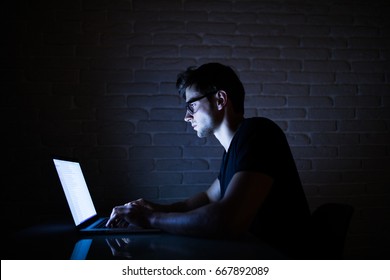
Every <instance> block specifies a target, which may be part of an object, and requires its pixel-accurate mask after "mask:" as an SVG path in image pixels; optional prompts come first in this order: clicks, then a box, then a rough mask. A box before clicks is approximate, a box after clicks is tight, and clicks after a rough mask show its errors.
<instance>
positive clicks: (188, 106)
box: [186, 91, 218, 115]
mask: <svg viewBox="0 0 390 280" xmlns="http://www.w3.org/2000/svg"><path fill="white" fill-rule="evenodd" d="M217 92H218V91H217ZM217 92H215V91H213V92H209V93H207V94H205V95H202V96H199V97H195V98H192V99H190V100H189V101H188V102H186V109H187V112H189V113H190V114H191V115H192V114H194V113H195V111H194V108H193V107H192V103H194V102H196V101H199V100H201V99H203V98H205V97H208V96H211V95H213V94H216V93H217Z"/></svg>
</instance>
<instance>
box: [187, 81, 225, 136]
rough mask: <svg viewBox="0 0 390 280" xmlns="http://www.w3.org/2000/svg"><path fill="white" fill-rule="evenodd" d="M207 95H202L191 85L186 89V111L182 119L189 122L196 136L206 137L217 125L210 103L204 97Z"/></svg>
mask: <svg viewBox="0 0 390 280" xmlns="http://www.w3.org/2000/svg"><path fill="white" fill-rule="evenodd" d="M213 94H215V93H213ZM210 95H212V94H210ZM208 96H209V95H202V94H201V93H200V92H198V91H197V90H196V89H195V88H194V87H193V86H191V87H188V88H187V89H186V104H187V106H186V110H187V111H186V114H185V116H184V121H186V122H189V123H191V126H192V128H193V129H194V130H195V131H196V133H197V135H198V137H207V136H209V135H211V134H213V133H214V131H215V128H216V125H217V124H216V121H215V117H214V110H213V106H212V103H211V102H210V101H209V99H208V98H206V97H208Z"/></svg>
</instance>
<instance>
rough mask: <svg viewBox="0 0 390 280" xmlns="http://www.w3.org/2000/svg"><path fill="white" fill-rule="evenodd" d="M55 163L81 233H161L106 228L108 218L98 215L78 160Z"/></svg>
mask: <svg viewBox="0 0 390 280" xmlns="http://www.w3.org/2000/svg"><path fill="white" fill-rule="evenodd" d="M53 162H54V166H55V168H56V171H57V174H58V177H59V179H60V183H61V185H62V189H63V191H64V193H65V197H66V201H67V202H68V206H69V208H70V211H71V213H72V217H73V220H74V223H75V226H76V228H77V229H78V230H79V231H80V232H85V233H102V234H109V233H132V232H134V233H142V232H159V231H160V230H158V229H150V228H142V227H139V226H136V225H130V226H129V227H127V228H107V227H105V224H106V222H107V220H108V217H102V216H99V215H98V214H97V212H96V209H95V205H94V203H93V201H92V197H91V194H90V193H89V190H88V186H87V182H86V181H85V177H84V174H83V172H82V170H81V166H80V163H79V162H78V161H76V160H69V159H62V158H53Z"/></svg>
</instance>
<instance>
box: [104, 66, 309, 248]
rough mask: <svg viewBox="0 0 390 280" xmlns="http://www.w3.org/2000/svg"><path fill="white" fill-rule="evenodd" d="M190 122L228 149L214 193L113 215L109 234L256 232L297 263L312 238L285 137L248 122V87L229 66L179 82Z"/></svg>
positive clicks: (267, 123) (190, 73)
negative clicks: (113, 230)
mask: <svg viewBox="0 0 390 280" xmlns="http://www.w3.org/2000/svg"><path fill="white" fill-rule="evenodd" d="M176 86H177V89H178V91H179V93H180V94H181V95H182V96H183V97H184V98H185V100H186V103H187V108H186V109H187V112H186V114H185V117H184V120H185V121H186V122H189V123H190V124H191V126H192V127H193V129H194V130H195V131H196V133H197V135H198V137H207V136H210V135H214V136H215V137H216V138H217V139H218V140H219V142H220V143H221V145H222V146H223V147H224V149H225V151H224V155H223V158H222V164H221V169H220V173H219V176H218V178H217V179H215V181H214V182H213V183H212V184H211V186H210V187H209V189H208V190H207V191H205V192H201V193H199V194H197V195H195V196H194V197H191V198H189V199H187V200H185V201H181V202H177V203H174V204H170V205H161V204H156V203H152V202H149V201H146V200H144V199H139V200H136V201H132V202H129V203H127V204H125V205H122V206H117V207H115V208H114V209H113V211H112V214H111V217H110V220H109V221H108V223H107V226H109V227H126V226H127V225H128V224H129V223H134V224H137V225H141V226H144V227H153V228H159V229H161V230H163V231H166V232H170V233H174V234H184V235H192V236H198V237H211V238H222V237H223V238H236V237H240V236H242V235H244V234H247V233H251V234H253V235H255V236H258V237H259V238H260V239H261V240H263V241H265V242H268V243H270V244H272V245H274V246H276V247H277V248H280V249H281V250H283V252H285V253H286V254H288V255H291V256H294V255H295V256H296V255H297V254H296V253H297V252H300V251H301V249H302V248H301V246H302V244H303V242H305V240H306V238H307V229H308V228H307V225H308V222H309V216H310V213H309V208H308V205H307V202H306V198H305V195H304V192H303V189H302V185H301V182H300V178H299V175H298V172H297V169H296V166H295V162H294V159H293V157H292V154H291V152H290V148H289V145H288V143H287V140H286V138H285V135H284V133H283V132H282V130H281V129H280V128H279V127H278V126H277V125H276V124H275V123H274V122H272V121H271V120H269V119H266V118H249V119H246V118H244V96H245V92H244V87H243V85H242V83H241V81H240V80H239V78H238V76H237V75H236V73H235V72H234V71H233V70H232V69H231V68H230V67H228V66H225V65H222V64H219V63H208V64H204V65H202V66H200V67H199V68H195V67H192V68H188V69H187V70H186V71H184V72H182V73H180V74H179V75H178V79H177V83H176Z"/></svg>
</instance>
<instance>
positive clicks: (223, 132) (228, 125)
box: [214, 115, 244, 152]
mask: <svg viewBox="0 0 390 280" xmlns="http://www.w3.org/2000/svg"><path fill="white" fill-rule="evenodd" d="M243 120H244V117H243V116H242V115H233V116H231V117H228V115H226V116H225V117H224V119H223V120H222V122H221V125H220V126H219V128H218V129H217V130H216V131H215V132H214V135H215V137H216V138H217V139H218V141H219V142H220V143H221V145H222V146H223V147H224V149H225V151H226V152H227V151H228V150H229V147H230V143H231V142H232V139H233V137H234V134H236V132H237V130H238V128H239V127H240V124H241V122H242V121H243Z"/></svg>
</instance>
